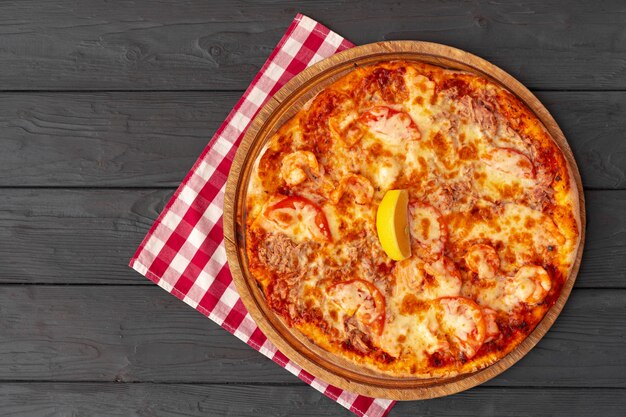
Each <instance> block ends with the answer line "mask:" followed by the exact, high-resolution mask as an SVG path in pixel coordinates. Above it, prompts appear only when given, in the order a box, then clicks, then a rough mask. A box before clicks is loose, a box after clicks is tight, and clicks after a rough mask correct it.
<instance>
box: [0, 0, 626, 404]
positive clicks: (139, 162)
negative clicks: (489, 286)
mask: <svg viewBox="0 0 626 417" xmlns="http://www.w3.org/2000/svg"><path fill="white" fill-rule="evenodd" d="M297 12H303V13H305V14H307V15H309V16H311V17H312V18H314V19H317V20H319V21H320V22H322V23H324V24H326V25H327V26H329V27H330V28H331V29H333V30H335V31H337V32H338V33H340V34H342V35H343V36H345V37H346V38H348V39H350V40H351V41H353V42H354V43H356V44H364V43H368V42H373V41H380V40H390V39H416V40H424V41H432V42H440V43H444V44H449V45H452V46H456V47H458V48H462V49H465V50H467V51H470V52H473V53H475V54H477V55H479V56H482V57H484V58H486V59H488V60H490V61H491V62H493V63H495V64H496V65H498V66H500V67H502V68H504V69H505V70H506V71H508V72H510V73H511V74H512V75H513V76H515V77H517V78H518V79H519V80H521V81H522V82H523V83H524V84H525V85H527V86H528V87H529V88H530V89H532V90H533V91H534V92H535V93H536V94H537V95H538V96H539V98H540V99H541V100H542V101H543V102H544V103H545V105H546V106H547V108H548V109H549V110H550V111H551V112H552V114H553V115H554V117H555V118H556V120H557V121H558V122H559V123H560V125H561V127H562V129H563V131H564V132H565V134H566V136H567V138H568V140H569V141H570V143H571V146H572V149H573V151H574V154H575V156H576V159H577V161H578V164H579V167H580V169H581V172H582V177H583V183H584V185H585V190H586V191H585V196H586V198H587V210H588V227H587V243H586V250H585V255H584V257H583V262H582V268H581V271H580V274H579V276H578V280H577V282H576V286H575V289H574V290H573V292H572V295H571V298H570V300H569V301H568V303H567V305H566V306H565V309H564V310H563V313H562V314H561V316H560V317H559V319H558V320H557V322H556V324H555V325H554V327H553V328H552V329H551V330H550V332H549V333H548V334H547V335H546V337H545V338H544V339H543V340H542V341H541V342H540V343H539V344H538V346H537V347H536V348H535V349H533V350H532V351H531V352H530V353H529V354H528V355H527V356H526V357H525V358H524V359H522V360H521V361H520V362H519V363H518V364H516V365H515V366H513V368H511V369H510V370H509V371H507V372H505V373H503V374H502V375H500V376H499V377H497V378H495V379H493V380H491V381H489V382H487V383H485V384H483V385H482V386H480V387H477V388H474V389H471V390H469V391H466V392H464V393H460V394H457V395H453V396H450V397H447V398H442V399H436V400H430V401H421V402H404V403H399V404H398V405H397V406H396V407H395V408H394V410H393V411H392V412H391V413H390V416H401V415H407V414H414V415H429V416H457V415H459V416H460V415H464V416H465V415H476V416H479V415H480V416H488V415H493V416H518V415H533V416H536V415H563V416H587V415H603V416H609V415H624V414H625V413H626V411H625V410H626V348H625V345H626V343H625V342H626V279H625V278H626V256H625V255H626V216H625V214H626V137H625V134H624V132H625V131H626V4H624V3H623V2H620V1H617V0H615V1H612V0H607V1H598V2H588V1H576V2H570V3H568V4H561V3H557V2H551V1H549V2H548V1H545V0H537V1H526V2H510V3H496V2H486V1H473V2H454V1H430V2H412V1H396V2H393V3H391V2H390V3H385V2H382V1H380V0H378V1H360V2H356V1H355V2H342V1H336V0H328V1H325V0H316V1H308V2H306V3H302V4H296V3H294V2H292V1H287V0H284V1H263V2H250V1H233V0H221V1H213V2H210V1H207V0H177V1H128V2H115V3H110V2H108V1H105V0H84V1H80V2H76V1H73V0H57V1H54V2H45V1H41V0H30V1H27V0H24V1H19V2H3V3H2V4H1V5H0V188H1V191H0V192H1V194H2V198H1V200H0V259H2V261H1V262H0V410H2V411H0V414H2V415H11V416H13V415H17V416H22V415H23V416H38V415H55V416H57V415H58V416H69V415H81V416H87V415H98V416H99V415H111V416H152V415H159V416H182V415H184V416H210V415H215V416H279V415H280V416H282V415H311V416H326V415H345V416H348V415H350V413H349V412H347V411H345V410H343V409H342V408H341V407H340V406H338V405H336V404H335V403H333V402H332V401H330V400H328V399H327V398H325V397H324V396H322V395H321V394H319V393H318V392H316V391H315V390H313V389H312V388H309V387H308V386H306V385H305V384H303V383H302V382H301V381H299V380H298V379H297V378H296V377H294V376H292V375H291V374H289V373H288V372H286V371H285V370H283V369H281V368H280V367H278V366H277V365H275V364H274V363H273V362H271V361H270V360H268V359H266V358H264V357H263V356H261V355H260V354H259V353H257V352H256V351H254V350H253V349H251V348H249V347H248V346H247V345H245V344H244V343H242V342H240V341H239V340H238V339H236V338H235V337H233V336H231V335H230V334H228V333H227V332H226V331H224V330H222V329H221V328H220V327H219V326H217V325H215V324H214V323H213V322H211V321H210V320H208V319H206V318H204V317H203V316H201V315H200V314H199V313H197V312H196V311H194V310H193V309H191V308H190V307H188V306H186V305H185V304H183V303H182V302H180V301H178V300H176V299H175V298H174V297H172V296H170V295H169V294H167V293H166V292H164V291H163V290H161V289H159V288H157V287H156V286H155V285H154V284H152V283H150V282H149V281H148V280H146V279H145V278H143V277H141V276H140V275H139V274H137V273H136V272H134V271H132V270H130V269H129V268H128V267H127V266H126V265H127V263H128V260H129V258H130V257H131V255H132V254H133V252H134V250H135V248H136V247H137V246H138V245H139V242H140V241H141V239H142V238H143V236H144V235H145V234H146V232H147V231H148V228H149V227H150V225H151V224H152V222H153V221H154V220H155V219H156V217H157V215H158V213H159V212H160V211H161V210H162V208H163V206H164V204H165V203H166V202H167V200H168V199H169V198H170V196H171V195H172V193H173V191H174V189H175V187H176V186H177V185H178V184H179V183H180V181H181V180H182V178H183V176H184V175H185V173H186V172H187V171H188V170H189V169H190V167H191V165H192V164H193V162H194V161H195V159H196V157H197V156H198V155H199V154H200V152H201V150H202V149H203V148H204V146H205V145H206V144H207V141H208V140H209V138H210V137H211V136H212V134H213V133H214V132H215V130H216V129H217V127H218V126H219V124H220V123H221V121H222V120H223V119H224V118H225V116H226V114H227V112H228V111H229V110H230V108H231V107H232V106H233V105H234V104H235V102H236V101H237V99H238V98H239V97H240V95H241V93H242V91H243V90H244V89H245V88H246V86H247V85H248V83H249V82H250V81H251V80H252V77H253V76H254V74H255V73H256V72H257V71H258V69H259V68H260V66H261V65H262V63H263V62H264V60H265V59H266V58H267V56H268V55H269V53H270V52H271V51H272V49H273V48H274V46H275V45H276V43H277V41H278V40H279V38H280V37H281V35H282V34H283V33H284V31H285V29H286V28H287V26H288V25H289V23H290V22H291V20H292V19H293V17H294V15H295V14H296V13H297Z"/></svg>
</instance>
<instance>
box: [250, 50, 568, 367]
mask: <svg viewBox="0 0 626 417" xmlns="http://www.w3.org/2000/svg"><path fill="white" fill-rule="evenodd" d="M246 209H247V217H246V233H245V235H246V246H245V247H246V253H247V258H248V265H249V270H250V272H251V274H252V276H253V277H254V279H255V280H256V281H257V283H258V285H259V287H260V288H261V289H262V291H263V293H264V295H265V298H266V301H267V304H268V306H269V307H270V308H271V309H272V310H273V311H274V312H275V313H276V314H277V315H279V316H280V317H282V319H283V320H284V321H285V322H286V323H287V325H288V326H290V327H291V328H292V329H294V330H296V329H297V331H299V332H301V333H302V334H304V335H305V336H306V337H307V338H308V339H310V340H311V341H312V342H313V343H315V344H317V345H318V346H320V347H322V348H323V349H325V350H327V351H330V352H332V353H333V354H335V355H337V356H340V357H342V358H344V359H347V360H348V361H349V362H351V363H354V364H356V365H358V366H365V367H367V368H369V369H372V370H375V371H378V372H381V373H383V374H386V375H390V376H400V377H403V376H412V377H446V376H452V375H456V374H460V373H467V372H472V371H475V370H477V369H480V368H483V367H485V366H488V365H490V364H492V363H494V362H495V361H497V360H498V359H500V358H502V357H503V356H504V355H506V354H507V353H508V352H510V351H511V350H512V349H513V348H515V347H516V346H517V345H518V344H519V343H520V342H521V341H522V340H523V339H524V338H525V337H526V336H527V335H528V334H529V333H530V332H531V331H532V330H533V329H534V328H535V326H536V325H537V323H539V321H541V319H542V317H543V316H544V315H545V313H546V311H547V310H548V309H549V308H550V307H551V306H552V305H553V304H554V303H555V301H556V300H557V298H558V297H559V294H560V291H561V288H562V287H563V285H564V282H565V280H566V279H567V277H568V276H569V273H570V270H571V268H572V266H573V264H574V261H575V256H576V253H577V248H578V244H579V240H580V218H579V213H580V212H579V207H578V195H577V188H576V185H575V183H574V181H573V175H572V173H571V172H570V170H569V167H568V164H567V162H566V159H565V158H564V156H563V154H562V152H561V150H560V149H559V148H558V146H557V145H556V144H555V142H554V141H553V140H552V138H551V137H550V135H549V133H548V132H547V130H546V129H545V128H544V126H543V125H542V123H541V122H540V120H539V119H538V118H537V117H536V116H535V115H534V114H533V113H532V112H531V111H530V110H529V109H528V108H527V107H526V106H525V105H524V104H523V103H522V102H521V101H520V100H519V99H518V98H516V97H515V96H514V95H513V94H511V93H510V92H508V91H507V90H505V89H504V88H502V87H501V86H499V85H497V84H496V83H494V82H492V81H490V80H488V79H486V78H484V77H481V76H478V75H475V74H471V73H466V72H459V71H452V70H447V69H444V68H441V67H437V66H433V65H428V64H425V63H420V62H408V61H389V62H382V63H379V64H376V65H371V66H365V67H357V68H355V69H354V70H352V71H351V72H350V73H348V74H347V75H345V76H343V77H342V78H341V79H339V80H338V81H336V82H334V83H333V84H332V85H330V86H329V87H327V88H325V89H324V90H322V91H321V92H320V93H319V94H317V96H315V97H314V98H313V99H312V100H310V101H309V102H308V103H307V104H306V105H304V106H303V108H302V109H301V110H300V111H299V112H298V113H297V114H296V115H295V116H294V117H293V118H291V119H290V120H289V121H287V122H286V123H285V124H284V125H283V126H282V127H280V129H278V131H277V132H276V133H275V134H274V135H273V136H272V137H271V138H270V139H269V140H268V142H267V144H266V145H265V146H264V148H263V149H262V150H261V152H260V154H259V157H258V158H257V160H256V161H255V163H254V166H253V171H252V175H251V178H250V182H249V185H248V189H247V196H246Z"/></svg>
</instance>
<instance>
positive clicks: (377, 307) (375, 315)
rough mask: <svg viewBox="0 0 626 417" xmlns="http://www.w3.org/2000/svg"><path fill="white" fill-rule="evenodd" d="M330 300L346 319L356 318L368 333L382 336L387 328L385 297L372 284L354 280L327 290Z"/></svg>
mask: <svg viewBox="0 0 626 417" xmlns="http://www.w3.org/2000/svg"><path fill="white" fill-rule="evenodd" d="M326 293H327V294H328V296H329V298H330V299H331V300H332V302H334V304H336V305H337V306H338V308H339V309H340V310H341V311H342V312H343V313H344V315H345V316H346V317H352V316H354V317H356V319H357V321H358V322H359V324H361V325H363V326H364V328H365V329H362V330H367V333H369V334H374V335H378V336H380V335H381V334H382V332H383V328H384V326H385V311H386V303H385V297H384V296H383V294H382V293H381V292H380V290H379V289H378V288H377V287H376V286H375V285H374V284H372V283H371V282H367V281H364V280H362V279H358V278H357V279H352V280H350V281H342V282H339V283H336V284H331V285H330V286H328V287H327V288H326Z"/></svg>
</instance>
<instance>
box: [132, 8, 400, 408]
mask: <svg viewBox="0 0 626 417" xmlns="http://www.w3.org/2000/svg"><path fill="white" fill-rule="evenodd" d="M352 46H354V45H353V44H352V43H350V42H349V41H347V40H345V39H344V38H342V37H341V36H339V35H337V34H336V33H334V32H331V31H330V30H329V29H328V28H326V27H324V26H322V25H321V24H319V23H318V22H316V21H314V20H312V19H310V18H308V17H306V16H304V15H301V14H298V15H297V16H296V18H295V19H294V21H293V23H292V24H291V26H289V29H287V33H285V35H284V36H283V38H282V39H281V40H280V42H279V43H278V45H277V46H276V49H274V51H273V52H272V54H271V55H270V57H269V58H268V60H267V61H266V62H265V64H264V65H263V67H262V68H261V71H259V73H258V74H257V75H256V77H255V78H254V80H253V81H252V84H250V87H248V89H247V90H246V92H245V93H244V94H243V97H242V98H241V99H240V100H239V102H238V103H237V104H236V105H235V107H234V109H233V110H232V111H231V112H230V114H229V115H228V117H227V118H226V120H225V121H224V123H223V124H222V126H221V127H220V128H219V129H218V131H217V133H216V134H215V136H214V137H213V139H212V140H211V142H210V143H209V145H208V146H207V147H206V148H205V150H204V151H203V152H202V154H201V155H200V158H199V159H198V160H197V161H196V163H195V164H194V166H193V168H192V170H191V171H190V172H189V174H187V177H186V178H185V180H184V181H183V183H182V184H181V185H180V187H178V189H177V190H176V193H174V196H173V197H172V199H171V200H170V201H169V203H168V204H167V206H166V207H165V209H164V210H163V212H162V213H161V215H160V216H159V218H158V219H157V221H156V222H155V223H154V225H153V226H152V228H151V230H150V232H149V233H148V235H147V236H146V237H145V238H144V240H143V242H142V243H141V246H139V249H138V250H137V253H135V255H134V256H133V258H132V259H131V261H130V266H131V267H132V268H134V269H135V270H137V271H138V272H139V273H141V274H143V275H145V276H146V277H147V278H149V279H150V280H152V281H154V282H155V283H156V284H158V285H159V286H160V287H162V288H163V289H165V290H166V291H168V292H170V293H172V294H173V295H175V296H176V297H178V298H180V299H181V300H183V301H184V302H186V303H187V304H189V305H190V306H192V307H193V308H195V309H196V310H198V311H199V312H201V313H202V314H204V315H205V316H208V317H209V318H210V319H211V320H213V321H215V322H216V323H217V324H219V325H220V326H222V327H224V328H225V329H226V330H228V331H229V332H231V333H232V334H234V335H235V336H237V337H238V338H239V339H241V340H243V341H244V342H246V343H247V344H248V345H250V346H252V347H253V348H255V349H256V350H258V351H259V352H261V353H262V354H264V355H265V356H267V357H268V358H270V359H272V360H273V361H274V362H276V363H278V364H279V365H280V366H282V367H283V368H285V369H287V370H288V371H290V372H291V373H293V374H294V375H296V376H298V377H299V378H300V379H302V380H303V381H305V382H306V383H307V384H309V385H311V386H312V387H314V388H315V389H317V390H318V391H320V392H322V393H323V394H325V395H326V396H328V397H330V398H332V399H333V400H335V401H337V402H338V403H339V404H341V405H342V406H344V407H346V408H348V409H349V410H351V411H353V412H354V413H356V414H357V415H359V416H363V417H382V416H385V415H386V414H387V413H388V412H389V410H390V409H391V407H393V404H394V402H393V401H391V400H384V399H374V398H369V397H365V396H362V395H357V394H354V393H351V392H347V391H344V390H342V389H340V388H337V387H334V386H332V385H329V384H327V383H325V382H324V381H322V380H320V379H318V378H315V377H313V376H312V375H311V374H309V373H308V372H306V371H304V370H303V369H301V368H300V367H299V366H298V365H297V364H295V363H294V362H291V361H290V360H289V359H288V358H287V357H286V356H285V355H283V354H282V353H281V352H280V351H278V350H277V349H276V347H275V346H274V345H273V344H272V343H271V342H270V341H268V340H267V338H266V337H265V335H264V334H263V333H261V331H260V330H259V328H258V327H257V326H256V323H255V322H254V321H253V320H252V317H250V315H249V314H248V312H247V310H246V308H245V307H244V305H243V303H242V302H241V299H240V298H239V294H237V290H236V288H235V284H234V283H233V280H232V277H231V275H230V271H229V269H228V264H227V262H226V251H225V248H224V233H223V228H222V214H223V212H222V207H223V204H224V189H225V185H226V178H227V177H228V172H229V170H230V166H231V164H232V162H233V158H234V156H235V152H236V151H237V147H238V146H239V143H240V142H241V140H242V138H243V136H244V133H245V131H246V129H247V128H248V125H249V124H250V122H251V120H252V119H253V118H254V116H255V115H256V113H257V112H258V110H259V109H260V108H261V107H262V106H263V104H264V103H265V102H266V101H267V100H268V99H269V98H270V97H272V95H273V94H274V93H275V92H276V91H278V90H279V89H280V88H281V87H282V86H283V85H285V83H286V82H287V81H289V80H290V79H291V78H292V77H294V76H295V75H296V74H298V73H299V72H301V71H302V70H304V69H305V68H307V67H308V66H310V65H312V64H314V63H316V62H318V61H320V60H322V59H324V58H327V57H329V56H331V55H333V54H335V53H337V52H340V51H343V50H345V49H348V48H351V47H352Z"/></svg>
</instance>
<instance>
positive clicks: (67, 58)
mask: <svg viewBox="0 0 626 417" xmlns="http://www.w3.org/2000/svg"><path fill="white" fill-rule="evenodd" d="M349 9H350V12H349V13H346V5H344V4H343V3H341V2H328V1H324V0H317V1H309V2H299V3H295V2H291V1H285V0H275V1H266V2H247V1H244V0H238V1H232V0H221V1H214V2H206V1H202V0H189V1H186V2H185V3H183V4H180V3H179V2H176V3H172V2H168V1H163V2H148V1H137V2H129V3H124V6H123V7H111V5H110V4H109V3H108V2H107V1H105V0H89V1H82V2H78V3H77V2H74V1H71V0H60V1H55V2H54V3H49V2H42V1H40V0H30V1H20V2H11V3H8V4H6V5H4V6H3V12H2V16H1V17H0V35H2V43H1V44H0V61H2V62H3V67H2V71H1V72H0V89H1V90H7V89H19V90H33V89H46V90H52V89H53V90H61V89H89V90H92V89H242V88H245V87H246V86H247V85H248V83H249V82H250V80H251V79H252V77H253V76H254V74H255V73H256V71H257V70H258V69H259V68H260V66H261V65H262V63H263V62H264V60H265V59H266V58H267V56H268V55H269V54H270V52H271V51H272V49H273V48H274V46H275V45H276V43H277V41H278V40H279V38H280V37H281V36H282V34H283V33H284V31H285V29H286V28H287V26H288V25H289V23H290V22H291V20H292V19H293V17H294V15H295V14H296V12H298V11H301V12H303V13H305V14H308V15H310V16H311V17H313V18H315V19H317V20H319V21H320V22H322V23H324V24H326V25H328V26H329V27H330V28H332V29H334V30H336V31H337V32H339V33H340V34H342V35H343V36H345V37H346V38H348V39H350V40H352V41H353V42H355V43H356V44H364V43H369V42H374V41H381V40H389V39H416V40H424V41H431V42H440V43H444V44H450V45H452V46H456V47H459V48H462V49H466V50H468V51H470V52H473V53H475V54H478V55H480V56H483V57H484V58H486V59H488V60H491V61H493V62H494V63H495V64H496V65H499V66H501V67H503V68H504V69H505V70H508V71H509V72H511V73H512V74H513V75H514V76H516V77H517V78H519V79H520V80H521V81H522V82H524V83H526V84H527V85H529V86H531V87H533V88H549V89H618V88H625V87H626V77H625V75H626V60H625V58H624V52H625V51H626V38H625V37H624V36H622V30H623V27H624V25H625V24H626V14H625V13H624V11H625V9H624V5H623V3H622V2H620V1H619V0H607V1H604V2H603V3H602V6H601V7H598V6H597V5H596V4H595V3H593V2H587V1H584V0H577V1H576V2H574V3H570V4H569V5H568V7H563V5H562V4H561V3H560V2H558V1H544V0H533V1H526V2H514V3H509V2H505V3H494V2H490V1H487V0H481V1H477V2H470V3H467V2H459V3H448V2H428V3H422V2H419V3H415V2H411V1H409V0H404V1H399V2H395V3H394V4H388V3H386V2H365V3H359V4H358V6H357V5H353V6H349ZM364 28H367V30H364Z"/></svg>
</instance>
